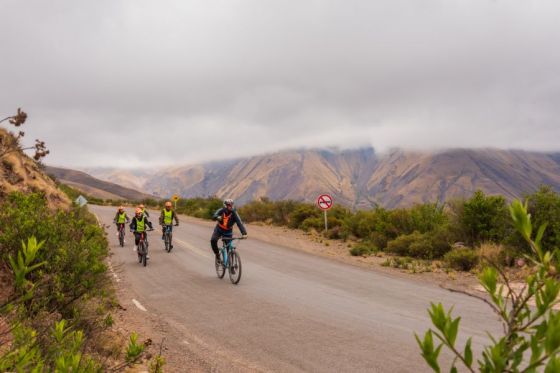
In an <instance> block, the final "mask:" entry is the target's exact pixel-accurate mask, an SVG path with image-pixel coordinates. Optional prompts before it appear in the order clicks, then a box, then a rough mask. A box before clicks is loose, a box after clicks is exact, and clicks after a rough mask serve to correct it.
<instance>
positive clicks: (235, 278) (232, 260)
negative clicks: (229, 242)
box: [229, 251, 241, 285]
mask: <svg viewBox="0 0 560 373" xmlns="http://www.w3.org/2000/svg"><path fill="white" fill-rule="evenodd" d="M229 279H230V281H231V283H232V284H234V285H237V284H239V281H241V257H240V256H239V254H238V253H237V251H232V252H231V253H230V254H229Z"/></svg>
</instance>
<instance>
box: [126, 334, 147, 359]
mask: <svg viewBox="0 0 560 373" xmlns="http://www.w3.org/2000/svg"><path fill="white" fill-rule="evenodd" d="M144 348H145V346H144V345H143V344H139V343H138V334H137V333H135V332H133V333H132V334H131V335H130V340H129V342H128V346H127V348H126V361H128V362H129V363H132V362H135V361H136V360H138V359H139V358H140V356H141V355H142V353H143V352H144Z"/></svg>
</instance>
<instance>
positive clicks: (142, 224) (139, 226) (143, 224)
mask: <svg viewBox="0 0 560 373" xmlns="http://www.w3.org/2000/svg"><path fill="white" fill-rule="evenodd" d="M146 228H150V229H152V223H151V222H150V221H149V220H148V218H147V217H146V215H145V214H144V213H143V212H142V209H141V208H140V207H138V208H137V209H136V215H134V217H133V218H132V221H131V223H130V230H131V231H132V232H133V233H134V245H135V246H134V251H138V244H140V238H141V236H142V233H144V234H145V235H146V236H145V239H146V241H147V240H148V235H147V234H146V231H147V229H146Z"/></svg>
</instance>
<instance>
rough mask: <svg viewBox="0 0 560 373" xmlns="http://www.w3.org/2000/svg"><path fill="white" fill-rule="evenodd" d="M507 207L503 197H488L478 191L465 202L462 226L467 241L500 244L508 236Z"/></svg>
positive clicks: (470, 242) (474, 243) (475, 243)
mask: <svg viewBox="0 0 560 373" xmlns="http://www.w3.org/2000/svg"><path fill="white" fill-rule="evenodd" d="M507 215H508V214H507V205H506V200H505V199H504V197H502V196H487V195H485V194H484V192H482V191H481V190H478V191H476V192H475V193H474V195H473V196H472V197H471V198H470V199H469V200H467V201H465V202H464V205H463V209H462V216H461V217H460V224H461V225H462V226H463V229H464V231H465V233H466V234H467V237H465V238H466V241H467V242H468V243H469V244H471V245H477V244H480V243H481V242H484V241H491V242H500V241H502V240H503V239H504V237H505V236H506V234H507V229H508V221H507Z"/></svg>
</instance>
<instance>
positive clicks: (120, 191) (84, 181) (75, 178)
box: [45, 166, 153, 201]
mask: <svg viewBox="0 0 560 373" xmlns="http://www.w3.org/2000/svg"><path fill="white" fill-rule="evenodd" d="M45 172H46V173H47V174H48V175H50V176H51V177H53V178H54V179H56V180H57V181H60V182H61V183H64V184H66V185H69V186H71V187H73V188H75V189H78V190H80V191H81V192H82V193H85V194H87V195H89V196H92V197H96V198H101V199H112V200H122V199H124V200H135V201H138V200H143V199H146V198H153V196H151V195H149V194H146V193H142V192H140V191H138V189H137V188H127V187H123V186H121V185H118V184H115V183H111V182H108V181H104V180H99V179H97V178H94V177H92V176H91V175H89V174H86V173H85V172H82V171H76V170H70V169H67V168H60V167H52V166H46V167H45Z"/></svg>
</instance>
